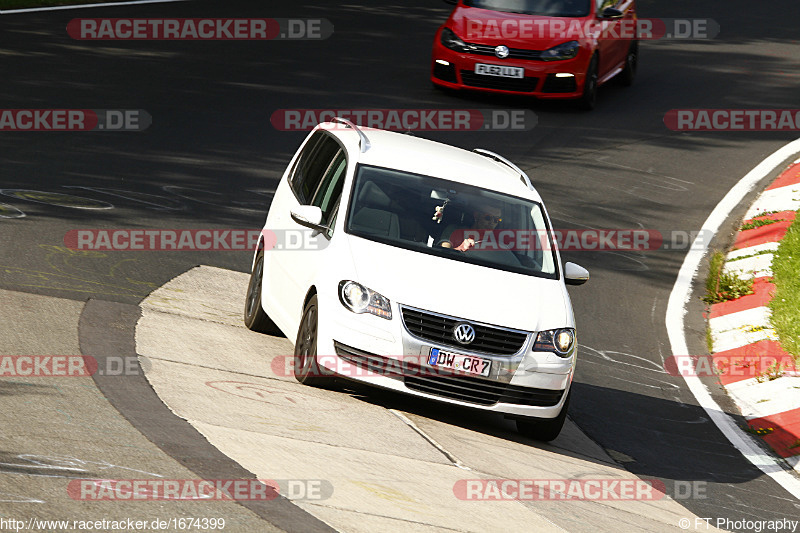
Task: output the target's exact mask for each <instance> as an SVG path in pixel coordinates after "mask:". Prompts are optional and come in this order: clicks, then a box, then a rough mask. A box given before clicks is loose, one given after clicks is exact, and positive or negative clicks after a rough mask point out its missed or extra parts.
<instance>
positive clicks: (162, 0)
mask: <svg viewBox="0 0 800 533" xmlns="http://www.w3.org/2000/svg"><path fill="white" fill-rule="evenodd" d="M183 1H185V0H132V1H130V2H106V3H103V4H79V5H74V6H51V7H27V8H24V9H0V15H13V14H15V13H36V12H38V11H62V10H65V9H87V8H90V7H117V6H135V5H139V4H166V3H170V2H183Z"/></svg>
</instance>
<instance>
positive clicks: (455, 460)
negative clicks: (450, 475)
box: [389, 409, 472, 470]
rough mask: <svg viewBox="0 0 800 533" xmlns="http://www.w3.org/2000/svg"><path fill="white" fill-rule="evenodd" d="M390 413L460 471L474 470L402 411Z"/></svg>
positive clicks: (391, 411)
mask: <svg viewBox="0 0 800 533" xmlns="http://www.w3.org/2000/svg"><path fill="white" fill-rule="evenodd" d="M389 412H390V413H392V414H393V415H395V416H396V417H397V418H399V419H400V420H402V421H403V422H405V424H406V425H407V426H408V427H410V428H411V429H413V430H414V431H416V432H417V433H419V434H420V436H421V437H422V438H423V439H425V440H426V441H428V442H429V443H430V444H431V445H432V446H433V447H434V448H436V449H437V450H439V451H440V452H442V454H443V455H444V456H445V457H447V459H448V460H449V461H450V462H451V463H453V465H455V466H457V467H458V468H460V469H462V470H472V469H471V468H470V467H468V466H467V465H465V464H464V463H462V462H461V461H459V460H458V458H457V457H456V456H455V455H453V454H452V453H450V452H448V451H447V450H446V449H445V448H444V446H442V445H441V444H439V443H438V442H436V440H435V439H434V438H433V437H431V436H430V435H428V434H427V433H425V431H423V429H422V428H421V427H419V426H418V425H416V424H415V423H414V422H413V421H412V420H411V419H410V418H408V417H407V416H406V415H404V414H403V413H401V412H400V411H398V410H397V409H389Z"/></svg>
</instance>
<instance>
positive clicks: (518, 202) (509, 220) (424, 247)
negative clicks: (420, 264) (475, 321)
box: [345, 165, 558, 279]
mask: <svg viewBox="0 0 800 533" xmlns="http://www.w3.org/2000/svg"><path fill="white" fill-rule="evenodd" d="M545 220H546V219H545V216H544V212H543V210H542V206H541V205H540V204H539V203H537V202H534V201H531V200H526V199H524V198H518V197H515V196H509V195H506V194H501V193H498V192H494V191H490V190H487V189H481V188H478V187H473V186H470V185H465V184H462V183H457V182H453V181H448V180H443V179H439V178H433V177H430V176H422V175H418V174H410V173H407V172H401V171H398V170H392V169H387V168H380V167H374V166H367V165H360V166H359V168H358V170H357V172H356V179H355V183H354V185H353V193H352V195H351V197H350V205H349V207H348V213H347V220H346V224H345V231H347V233H350V234H352V235H357V236H359V237H363V238H365V239H369V240H372V241H377V242H381V243H385V244H389V245H392V246H397V247H401V248H406V249H408V250H413V251H417V252H421V253H426V254H432V255H438V256H441V257H446V258H448V259H452V260H455V261H463V262H468V263H474V264H478V265H482V266H486V267H490V268H497V269H501V270H507V271H510V272H517V273H521V274H529V275H534V276H540V277H547V278H553V279H558V269H557V268H556V256H555V251H554V248H553V239H552V234H551V231H550V228H549V227H548V225H547V223H546V221H545Z"/></svg>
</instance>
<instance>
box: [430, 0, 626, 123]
mask: <svg viewBox="0 0 800 533" xmlns="http://www.w3.org/2000/svg"><path fill="white" fill-rule="evenodd" d="M445 1H446V2H447V3H450V4H455V5H456V8H455V9H454V10H453V12H452V13H451V14H450V17H449V18H448V19H447V22H445V24H444V25H443V26H442V27H441V28H439V30H438V31H437V32H436V38H435V39H434V43H433V60H432V69H431V80H432V81H433V83H434V84H435V85H436V86H438V87H443V88H448V89H470V90H478V91H486V92H494V93H504V94H525V95H530V96H535V97H537V98H553V99H575V100H577V102H578V104H579V106H580V107H582V108H584V109H592V108H593V107H594V104H595V100H596V93H597V87H598V86H599V85H602V84H603V83H606V82H607V81H609V80H611V79H612V78H614V77H617V76H618V77H619V79H620V80H621V81H622V83H623V84H625V85H630V84H631V83H632V82H633V78H634V75H635V74H636V64H637V61H638V52H639V46H638V41H637V39H636V34H637V30H636V25H637V20H636V8H635V4H634V0H620V1H618V2H615V1H614V0H458V1H456V0H445Z"/></svg>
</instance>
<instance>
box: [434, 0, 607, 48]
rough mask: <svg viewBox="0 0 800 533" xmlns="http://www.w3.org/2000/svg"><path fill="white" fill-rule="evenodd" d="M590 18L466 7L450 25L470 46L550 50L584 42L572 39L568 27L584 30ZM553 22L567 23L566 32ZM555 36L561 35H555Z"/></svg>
mask: <svg viewBox="0 0 800 533" xmlns="http://www.w3.org/2000/svg"><path fill="white" fill-rule="evenodd" d="M587 20H591V19H590V18H589V17H545V16H539V15H522V14H518V13H504V12H501V11H491V10H488V9H479V8H470V7H463V8H459V9H456V10H455V11H454V12H453V13H452V15H450V21H449V24H447V26H448V27H449V28H451V29H452V30H453V31H454V32H455V33H456V35H458V36H459V37H460V38H461V39H463V40H464V41H466V42H468V43H473V44H485V45H491V46H499V45H501V44H504V45H506V46H508V47H509V48H522V49H527V50H547V49H548V48H552V47H553V46H557V45H559V44H562V43H565V42H568V41H571V40H577V41H580V40H581V39H580V38H579V37H578V36H577V35H575V36H573V37H569V36H568V35H565V34H568V32H567V30H566V28H570V27H571V26H570V25H578V26H579V27H581V28H583V27H584V24H585V23H586V21H587ZM553 23H556V24H560V23H563V24H565V29H564V30H562V31H560V32H559V31H557V30H556V31H554V30H553ZM553 33H556V34H558V33H560V34H561V35H556V36H552V34H553Z"/></svg>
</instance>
